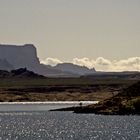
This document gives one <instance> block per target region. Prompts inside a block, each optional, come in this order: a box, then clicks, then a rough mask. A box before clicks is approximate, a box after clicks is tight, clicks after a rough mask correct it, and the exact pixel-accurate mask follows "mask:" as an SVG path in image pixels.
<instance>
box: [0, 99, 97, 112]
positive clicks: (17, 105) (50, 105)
mask: <svg viewBox="0 0 140 140" xmlns="http://www.w3.org/2000/svg"><path fill="white" fill-rule="evenodd" d="M97 102H98V101H59V102H58V101H57V102H1V103H0V111H46V110H50V109H58V108H63V107H71V106H79V104H80V103H82V104H83V105H88V104H95V103H97Z"/></svg>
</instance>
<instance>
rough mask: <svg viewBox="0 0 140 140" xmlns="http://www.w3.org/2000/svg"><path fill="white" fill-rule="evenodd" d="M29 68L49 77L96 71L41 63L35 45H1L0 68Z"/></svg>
mask: <svg viewBox="0 0 140 140" xmlns="http://www.w3.org/2000/svg"><path fill="white" fill-rule="evenodd" d="M19 68H27V69H28V70H30V71H33V72H35V73H38V74H40V75H44V76H48V77H75V76H77V74H79V75H83V74H91V73H92V72H94V69H93V70H90V69H88V68H86V67H81V66H77V65H73V64H63V65H58V66H56V67H52V66H48V65H44V64H41V63H40V61H39V58H38V57H37V51H36V48H35V46H34V45H32V44H25V45H0V70H8V71H9V70H11V69H19Z"/></svg>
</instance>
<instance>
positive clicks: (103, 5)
mask: <svg viewBox="0 0 140 140" xmlns="http://www.w3.org/2000/svg"><path fill="white" fill-rule="evenodd" d="M0 43H1V44H29V43H32V44H34V45H35V46H36V47H37V52H38V57H39V58H40V60H41V61H42V62H44V63H48V62H50V61H51V62H52V61H54V62H52V63H56V62H66V61H71V62H73V63H76V64H77V62H78V63H80V62H79V61H82V62H84V64H85V63H86V64H85V65H87V66H89V65H90V66H89V67H92V66H95V63H93V61H95V62H96V61H97V62H98V61H103V62H104V61H108V62H110V63H111V64H113V65H114V63H115V65H116V61H117V62H120V61H127V62H128V63H129V61H130V60H131V61H132V60H133V61H135V64H137V67H138V66H139V65H140V62H139V61H138V60H139V57H140V54H139V52H140V0H11V1H10V0H0ZM48 60H49V61H48ZM85 60H86V62H85ZM87 60H88V61H87ZM91 62H92V64H89V63H91ZM131 66H132V65H131ZM105 68H106V67H105ZM109 69H111V67H109ZM127 69H128V68H127ZM135 69H136V68H135ZM135 69H134V70H135Z"/></svg>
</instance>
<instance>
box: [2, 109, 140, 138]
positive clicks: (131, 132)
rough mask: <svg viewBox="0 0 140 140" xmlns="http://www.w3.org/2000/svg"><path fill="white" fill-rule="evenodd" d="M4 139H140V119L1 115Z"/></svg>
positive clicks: (43, 113)
mask: <svg viewBox="0 0 140 140" xmlns="http://www.w3.org/2000/svg"><path fill="white" fill-rule="evenodd" d="M0 139H1V140H138V139H140V117H139V116H103V115H94V114H88V115H87V114H85V115H84V114H73V113H70V112H48V111H39V112H38V111H36V112H31V111H28V112H26V111H25V112H1V113H0Z"/></svg>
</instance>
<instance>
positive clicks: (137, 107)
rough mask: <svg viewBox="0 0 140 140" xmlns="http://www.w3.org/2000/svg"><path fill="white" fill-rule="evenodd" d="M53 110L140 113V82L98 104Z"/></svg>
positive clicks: (105, 113)
mask: <svg viewBox="0 0 140 140" xmlns="http://www.w3.org/2000/svg"><path fill="white" fill-rule="evenodd" d="M53 111H73V112H74V113H94V114H103V115H140V82H138V83H136V84H134V85H132V86H130V87H128V88H126V89H124V90H123V91H122V92H120V93H119V94H117V95H116V96H114V97H112V98H110V99H107V100H104V101H102V102H99V103H98V104H94V105H88V106H83V107H80V106H79V107H69V108H62V109H57V110H53Z"/></svg>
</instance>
